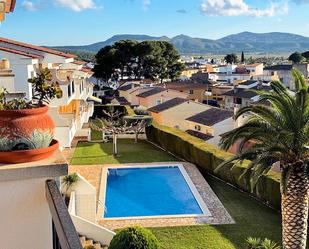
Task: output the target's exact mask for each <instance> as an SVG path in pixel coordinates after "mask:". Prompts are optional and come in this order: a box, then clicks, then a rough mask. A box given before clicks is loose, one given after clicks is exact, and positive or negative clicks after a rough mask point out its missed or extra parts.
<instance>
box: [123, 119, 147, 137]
mask: <svg viewBox="0 0 309 249" xmlns="http://www.w3.org/2000/svg"><path fill="white" fill-rule="evenodd" d="M124 120H125V121H126V122H127V124H128V125H130V126H131V127H132V128H131V130H132V131H134V134H135V143H137V142H138V136H139V134H140V133H141V132H142V131H143V130H145V128H146V127H147V126H149V125H151V122H152V117H151V116H149V115H134V116H125V117H124Z"/></svg>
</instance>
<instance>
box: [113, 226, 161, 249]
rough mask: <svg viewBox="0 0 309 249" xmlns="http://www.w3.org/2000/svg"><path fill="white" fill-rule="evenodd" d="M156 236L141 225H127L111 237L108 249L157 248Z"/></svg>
mask: <svg viewBox="0 0 309 249" xmlns="http://www.w3.org/2000/svg"><path fill="white" fill-rule="evenodd" d="M158 248H159V242H158V240H157V238H156V237H155V236H154V235H153V234H152V233H151V232H150V231H149V230H148V229H145V228H142V227H128V228H125V229H122V230H120V231H119V232H118V233H117V234H116V235H115V236H114V238H113V239H112V241H111V243H110V246H109V249H158Z"/></svg>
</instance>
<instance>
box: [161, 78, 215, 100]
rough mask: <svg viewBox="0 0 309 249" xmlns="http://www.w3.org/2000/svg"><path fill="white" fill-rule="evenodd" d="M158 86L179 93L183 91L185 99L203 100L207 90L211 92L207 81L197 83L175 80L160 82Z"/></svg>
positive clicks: (205, 97)
mask: <svg viewBox="0 0 309 249" xmlns="http://www.w3.org/2000/svg"><path fill="white" fill-rule="evenodd" d="M159 86H161V87H164V88H166V89H170V90H174V91H178V92H179V93H184V94H186V95H187V99H189V100H193V101H198V102H203V101H204V100H206V99H207V94H206V93H207V92H209V93H211V87H210V85H209V84H208V82H207V83H205V84H203V83H197V82H195V81H191V80H187V81H177V82H167V83H165V84H160V85H159Z"/></svg>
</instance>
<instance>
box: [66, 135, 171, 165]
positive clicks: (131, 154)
mask: <svg viewBox="0 0 309 249" xmlns="http://www.w3.org/2000/svg"><path fill="white" fill-rule="evenodd" d="M118 152H119V155H118V156H117V157H114V156H113V155H112V143H111V142H110V143H94V142H80V143H78V145H77V147H76V149H75V152H74V155H73V158H72V159H71V164H72V165H79V164H103V163H108V164H112V163H143V162H145V163H149V162H167V161H175V160H176V159H175V158H174V157H172V156H171V155H169V154H167V153H166V152H164V151H162V150H160V149H158V148H156V147H154V146H153V145H151V144H150V143H148V142H146V141H143V140H140V141H139V142H138V143H137V144H136V143H134V140H133V139H119V140H118Z"/></svg>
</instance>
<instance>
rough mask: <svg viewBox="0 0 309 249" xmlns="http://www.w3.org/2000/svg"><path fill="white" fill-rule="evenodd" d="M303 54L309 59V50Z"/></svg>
mask: <svg viewBox="0 0 309 249" xmlns="http://www.w3.org/2000/svg"><path fill="white" fill-rule="evenodd" d="M301 55H302V56H303V57H305V58H306V60H307V61H309V51H306V52H304V53H302V54H301Z"/></svg>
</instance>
